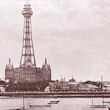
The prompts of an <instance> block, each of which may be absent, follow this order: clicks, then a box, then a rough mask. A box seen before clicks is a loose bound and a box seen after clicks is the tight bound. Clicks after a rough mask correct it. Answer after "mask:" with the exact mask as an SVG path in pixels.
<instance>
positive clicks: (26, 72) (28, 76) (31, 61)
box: [5, 3, 51, 84]
mask: <svg viewBox="0 0 110 110" xmlns="http://www.w3.org/2000/svg"><path fill="white" fill-rule="evenodd" d="M22 15H23V16H24V29H23V47H22V54H21V60H20V66H19V67H17V68H15V67H13V65H12V64H11V60H10V59H9V63H8V64H7V65H6V68H5V79H6V80H9V82H11V83H13V84H17V83H21V84H22V83H37V82H46V83H49V81H51V67H50V65H49V64H48V63H47V59H46V58H45V63H44V64H43V65H42V67H41V68H39V67H37V66H36V59H35V54H34V47H33V40H32V29H31V16H32V15H33V11H32V9H31V5H30V4H29V3H26V4H25V5H24V8H23V11H22Z"/></svg>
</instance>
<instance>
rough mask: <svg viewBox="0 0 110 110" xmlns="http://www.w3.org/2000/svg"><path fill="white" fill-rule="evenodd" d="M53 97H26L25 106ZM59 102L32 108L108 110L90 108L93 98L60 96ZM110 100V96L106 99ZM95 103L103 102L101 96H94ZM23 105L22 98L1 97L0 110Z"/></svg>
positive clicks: (45, 109)
mask: <svg viewBox="0 0 110 110" xmlns="http://www.w3.org/2000/svg"><path fill="white" fill-rule="evenodd" d="M51 100H55V99H52V98H25V99H24V101H25V107H26V108H29V105H47V104H48V102H50V101H51ZM58 100H60V102H59V103H58V104H53V105H52V106H51V107H43V108H31V109H30V110H108V109H107V108H105V109H104V108H103V109H102V108H98V109H93V108H90V105H91V104H92V99H91V98H59V99H58ZM104 100H106V101H110V98H107V99H104ZM93 104H94V105H95V104H97V105H98V104H99V105H100V104H102V99H101V98H94V99H93ZM22 105H23V99H22V98H7V97H0V110H4V109H15V108H21V107H22Z"/></svg>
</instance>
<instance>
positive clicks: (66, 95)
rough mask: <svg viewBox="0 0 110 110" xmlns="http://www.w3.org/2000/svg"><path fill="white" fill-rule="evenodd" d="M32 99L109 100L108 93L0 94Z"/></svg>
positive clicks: (109, 93)
mask: <svg viewBox="0 0 110 110" xmlns="http://www.w3.org/2000/svg"><path fill="white" fill-rule="evenodd" d="M23 95H24V96H25V97H34V98H74V97H79V98H83V97H84V98H92V97H99V98H102V97H103V98H110V92H102V91H101V92H91V91H88V92H87V91H86V92H4V93H0V96H9V97H22V96H23Z"/></svg>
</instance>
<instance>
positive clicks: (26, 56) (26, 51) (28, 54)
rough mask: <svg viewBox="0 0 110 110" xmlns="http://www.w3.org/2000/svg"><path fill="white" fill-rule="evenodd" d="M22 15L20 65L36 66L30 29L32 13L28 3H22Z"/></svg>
mask: <svg viewBox="0 0 110 110" xmlns="http://www.w3.org/2000/svg"><path fill="white" fill-rule="evenodd" d="M22 15H23V16H24V29H23V47H22V54H21V60H20V66H21V67H36V61H35V55H34V48H33V40H32V29H31V16H32V15H33V11H32V9H31V5H30V4H29V3H26V4H25V5H24V8H23V11H22Z"/></svg>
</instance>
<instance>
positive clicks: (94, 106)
mask: <svg viewBox="0 0 110 110" xmlns="http://www.w3.org/2000/svg"><path fill="white" fill-rule="evenodd" d="M90 108H107V105H104V103H103V105H94V104H93V99H92V105H91V106H90Z"/></svg>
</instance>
